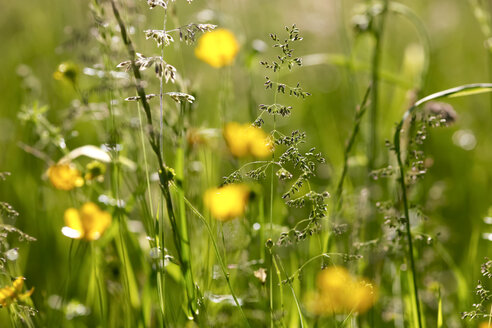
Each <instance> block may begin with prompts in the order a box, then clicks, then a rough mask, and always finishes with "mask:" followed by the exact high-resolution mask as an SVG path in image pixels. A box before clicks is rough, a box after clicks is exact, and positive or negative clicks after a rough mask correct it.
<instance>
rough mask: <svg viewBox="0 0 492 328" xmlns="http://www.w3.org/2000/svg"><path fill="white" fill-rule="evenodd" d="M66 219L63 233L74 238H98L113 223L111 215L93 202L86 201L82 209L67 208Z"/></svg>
mask: <svg viewBox="0 0 492 328" xmlns="http://www.w3.org/2000/svg"><path fill="white" fill-rule="evenodd" d="M64 219H65V224H66V226H65V227H63V228H62V233H63V234H64V235H65V236H67V237H69V238H73V239H81V238H83V239H85V240H97V239H99V238H100V237H101V236H102V234H103V233H104V231H105V230H106V229H107V228H108V227H109V226H110V225H111V215H110V214H109V213H108V212H106V211H103V210H101V209H100V208H99V206H97V205H96V204H94V203H92V202H88V203H85V204H84V205H82V207H81V208H80V210H77V209H75V208H69V209H67V210H66V211H65V216H64Z"/></svg>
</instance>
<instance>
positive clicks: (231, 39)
mask: <svg viewBox="0 0 492 328" xmlns="http://www.w3.org/2000/svg"><path fill="white" fill-rule="evenodd" d="M238 51H239V43H238V42H237V40H236V37H235V36H234V34H232V32H231V31H229V30H226V29H223V28H219V29H216V30H214V31H211V32H207V33H205V34H203V35H202V36H201V37H200V39H198V46H197V47H196V48H195V56H196V57H197V58H198V59H201V60H203V61H204V62H206V63H207V64H209V65H210V66H213V67H216V68H219V67H223V66H229V65H231V64H232V62H233V61H234V58H235V57H236V55H237V53H238Z"/></svg>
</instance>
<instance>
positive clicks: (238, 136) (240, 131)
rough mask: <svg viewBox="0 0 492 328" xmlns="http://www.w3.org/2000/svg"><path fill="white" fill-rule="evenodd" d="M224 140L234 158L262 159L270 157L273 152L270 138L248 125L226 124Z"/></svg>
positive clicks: (260, 130) (258, 129)
mask: <svg viewBox="0 0 492 328" xmlns="http://www.w3.org/2000/svg"><path fill="white" fill-rule="evenodd" d="M224 139H225V140H226V143H227V145H228V146H229V150H230V151H231V153H232V154H233V155H234V156H236V157H245V156H248V155H251V156H254V157H259V158H262V157H267V156H269V155H271V153H272V150H273V147H272V141H271V138H270V137H269V136H268V135H267V134H266V133H265V132H264V131H263V130H262V129H260V128H258V127H255V126H252V125H250V124H239V123H236V122H231V123H227V125H226V126H225V128H224Z"/></svg>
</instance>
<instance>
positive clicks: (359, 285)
mask: <svg viewBox="0 0 492 328" xmlns="http://www.w3.org/2000/svg"><path fill="white" fill-rule="evenodd" d="M316 285H317V291H316V292H315V293H311V294H309V295H308V297H307V305H308V308H309V309H310V311H311V312H313V313H315V314H317V315H333V314H340V313H345V314H348V313H365V312H366V311H367V310H369V309H370V308H371V307H372V306H373V304H374V303H375V301H376V298H377V296H376V294H377V292H376V290H375V287H374V286H373V285H372V284H371V283H369V282H367V281H366V280H364V279H360V278H356V277H353V276H352V275H351V274H350V273H349V272H348V271H347V269H345V268H343V267H329V268H327V269H324V270H323V271H321V272H320V273H319V274H318V276H317V278H316Z"/></svg>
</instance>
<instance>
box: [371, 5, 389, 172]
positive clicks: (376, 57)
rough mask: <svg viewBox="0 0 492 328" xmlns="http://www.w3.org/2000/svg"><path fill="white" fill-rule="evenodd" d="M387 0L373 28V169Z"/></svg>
mask: <svg viewBox="0 0 492 328" xmlns="http://www.w3.org/2000/svg"><path fill="white" fill-rule="evenodd" d="M388 3H389V0H384V3H383V11H382V12H381V15H380V18H379V19H380V20H379V26H378V27H377V28H376V29H375V30H374V37H375V39H376V44H375V45H374V52H373V55H372V66H371V68H372V70H371V85H372V90H371V91H372V92H371V110H370V125H369V127H370V141H369V151H368V153H369V165H368V167H369V170H372V169H374V167H375V162H376V157H377V146H376V145H377V142H378V107H379V66H380V63H381V54H382V51H381V49H382V40H383V32H384V27H385V22H386V14H387V12H388Z"/></svg>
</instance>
